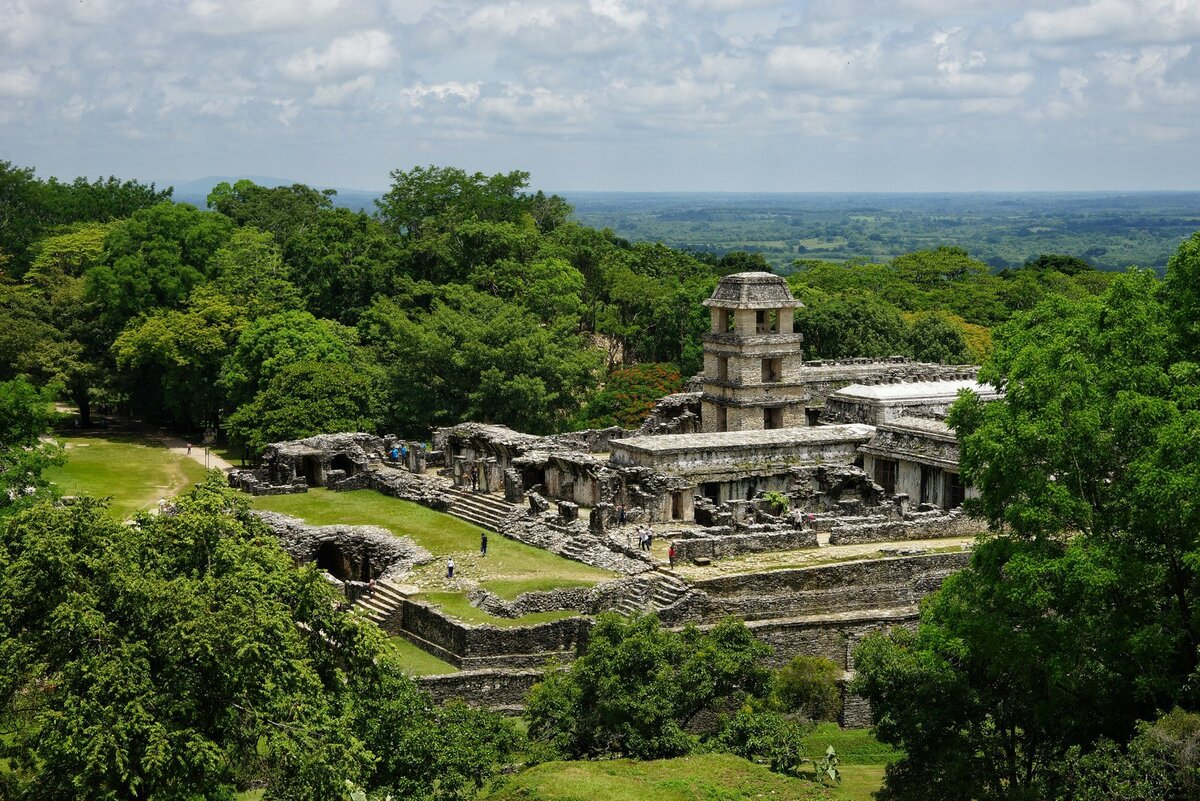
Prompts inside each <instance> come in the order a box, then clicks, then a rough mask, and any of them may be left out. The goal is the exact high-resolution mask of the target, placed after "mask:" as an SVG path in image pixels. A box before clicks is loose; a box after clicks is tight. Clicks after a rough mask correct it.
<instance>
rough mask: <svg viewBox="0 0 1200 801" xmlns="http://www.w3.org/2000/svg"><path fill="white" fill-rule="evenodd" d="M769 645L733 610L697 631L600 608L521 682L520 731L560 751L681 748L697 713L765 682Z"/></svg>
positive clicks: (645, 755) (689, 744) (649, 755)
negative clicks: (585, 629) (566, 650)
mask: <svg viewBox="0 0 1200 801" xmlns="http://www.w3.org/2000/svg"><path fill="white" fill-rule="evenodd" d="M769 650H770V649H769V647H768V646H766V645H764V644H763V643H761V642H759V641H758V640H756V639H755V638H754V635H753V634H751V633H750V631H749V630H748V629H747V628H746V627H745V625H744V624H742V623H741V622H740V621H736V620H732V619H730V620H725V621H723V622H721V623H720V624H718V625H717V626H716V627H715V628H714V629H712V631H710V632H707V633H702V632H700V631H699V630H698V629H696V628H693V627H689V628H687V629H685V630H684V631H683V632H673V631H670V630H668V629H664V628H662V627H661V626H660V625H659V622H658V619H657V618H656V617H654V616H652V615H649V616H635V617H632V618H628V619H626V618H622V617H621V616H619V615H616V614H612V613H607V614H604V615H601V616H600V618H599V619H598V621H597V623H596V626H595V627H594V628H593V629H592V632H591V636H590V637H589V638H588V645H587V650H586V651H585V652H584V653H583V654H582V655H581V656H580V657H579V658H578V659H576V660H575V661H574V662H572V663H571V666H570V668H569V669H568V670H566V671H561V672H560V671H550V672H548V673H547V674H546V678H545V679H544V680H543V681H542V682H541V683H540V684H538V685H536V686H535V687H534V688H533V690H532V691H531V692H530V694H529V698H528V699H527V702H526V710H525V716H526V718H528V720H529V736H530V737H531V738H533V739H534V740H537V741H540V742H542V743H544V744H547V745H549V746H550V747H551V748H552V749H554V750H555V751H557V752H558V753H560V754H562V755H563V756H564V757H565V758H569V759H579V758H584V757H595V756H602V755H618V754H620V755H624V756H628V757H632V758H635V759H659V758H663V757H670V756H679V755H681V754H687V753H690V752H691V751H692V750H693V749H695V748H696V747H697V745H698V744H699V739H698V738H697V736H696V735H693V734H690V733H689V732H688V730H687V729H688V724H689V723H690V722H691V721H692V720H694V719H695V718H696V716H697V715H699V714H700V713H701V712H703V711H705V710H712V709H715V708H718V707H720V706H723V705H725V704H726V703H729V702H734V703H737V704H739V705H740V703H741V702H742V701H743V700H744V699H745V698H747V697H750V696H755V695H761V694H762V693H763V692H764V690H765V689H766V687H767V685H768V681H769V676H770V673H769V671H767V669H766V668H764V667H762V665H761V664H760V662H761V659H762V658H763V657H764V656H765V655H766V654H767V653H768V652H769Z"/></svg>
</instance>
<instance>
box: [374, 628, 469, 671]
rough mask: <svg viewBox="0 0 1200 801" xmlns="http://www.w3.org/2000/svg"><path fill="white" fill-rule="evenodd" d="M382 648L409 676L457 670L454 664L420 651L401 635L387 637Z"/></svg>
mask: <svg viewBox="0 0 1200 801" xmlns="http://www.w3.org/2000/svg"><path fill="white" fill-rule="evenodd" d="M384 650H385V651H387V652H388V653H389V654H391V655H392V656H393V657H395V658H396V661H397V662H399V663H400V667H401V668H403V670H404V672H405V673H407V674H408V675H410V676H437V675H441V674H443V673H457V672H458V668H456V667H455V666H454V665H452V664H450V663H449V662H443V661H442V660H440V659H438V658H437V657H436V656H433V655H432V654H428V653H426V652H425V651H422V650H421V649H420V648H418V647H417V646H415V645H413V644H412V643H411V642H409V641H408V640H406V639H404V638H403V637H388V639H387V642H386V643H385V644H384Z"/></svg>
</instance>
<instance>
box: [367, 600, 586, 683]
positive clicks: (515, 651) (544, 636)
mask: <svg viewBox="0 0 1200 801" xmlns="http://www.w3.org/2000/svg"><path fill="white" fill-rule="evenodd" d="M382 626H383V628H384V630H385V631H388V632H389V633H392V634H398V635H400V636H402V637H404V638H406V639H408V640H410V641H411V642H413V643H414V644H416V645H417V646H419V647H420V648H422V649H424V650H426V651H428V652H429V653H431V654H433V655H435V656H437V657H439V658H440V659H443V660H445V661H447V662H449V663H450V664H452V665H454V666H455V667H460V668H484V667H512V668H526V667H532V666H537V665H541V664H543V663H545V662H546V661H547V660H549V659H563V660H569V659H573V658H574V656H575V653H576V650H577V649H578V648H581V647H582V646H583V645H584V644H585V643H586V642H587V636H588V632H589V631H590V630H591V626H592V622H591V620H589V619H588V618H583V617H572V618H566V619H564V620H555V621H552V622H550V623H539V624H536V625H532V626H513V627H512V628H499V627H496V626H490V625H483V626H471V625H467V624H465V623H460V622H458V621H456V620H451V619H450V618H448V617H446V616H445V615H443V614H441V612H439V611H438V610H437V609H435V608H433V607H431V606H429V605H427V604H424V603H420V602H418V601H412V600H406V601H404V602H403V603H402V604H401V605H400V607H399V608H398V609H397V610H396V612H395V613H394V614H393V615H392V616H391V617H389V618H388V619H387V620H385V621H384V622H383V624H382Z"/></svg>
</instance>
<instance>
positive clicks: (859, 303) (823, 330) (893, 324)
mask: <svg viewBox="0 0 1200 801" xmlns="http://www.w3.org/2000/svg"><path fill="white" fill-rule="evenodd" d="M795 327H796V330H797V331H800V332H801V333H803V334H804V341H805V344H806V346H807V347H806V350H807V353H808V357H809V358H819V359H842V358H847V357H851V356H891V355H895V354H901V353H904V352H906V351H907V350H908V344H909V343H908V338H907V336H906V334H907V332H906V330H905V325H904V320H903V319H902V318H901V317H900V312H899V311H898V310H897V309H896V308H895V307H894V306H892V305H890V304H888V303H886V302H884V301H882V300H880V299H878V298H877V297H876V296H874V295H870V294H865V293H858V292H853V293H851V292H847V293H845V294H843V295H841V296H839V297H833V298H824V299H820V300H813V301H811V302H810V303H808V304H807V305H806V306H805V307H804V308H803V309H797V310H796V317H795Z"/></svg>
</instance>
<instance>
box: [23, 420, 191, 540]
mask: <svg viewBox="0 0 1200 801" xmlns="http://www.w3.org/2000/svg"><path fill="white" fill-rule="evenodd" d="M56 439H57V440H58V441H59V442H60V443H61V444H63V445H65V446H66V449H67V463H66V464H65V465H63V466H62V467H54V468H51V469H50V470H48V471H47V472H46V476H47V478H49V479H50V480H51V481H53V482H54V483H55V485H56V486H57V488H58V490H59V491H60V492H61V493H62V494H63V495H84V494H87V495H92V496H95V497H97V498H103V497H105V496H112V502H111V503H110V505H109V512H110V513H111V514H112V515H113V517H115V518H117V519H118V520H124V519H126V518H128V517H129V516H131V515H132V514H133V513H134V512H135V511H137V510H138V509H148V508H151V507H153V506H154V505H155V504H156V503H158V500H159V499H160V498H165V497H171V496H173V495H177V494H178V493H179V492H181V491H182V490H184V489H186V488H188V487H190V486H191V485H192V484H195V483H196V482H198V481H200V480H201V479H202V478H204V467H203V465H201V464H200V463H198V462H196V461H195V460H192V459H188V458H186V457H183V456H180V455H178V454H175V453H171V452H170V451H169V450H168V449H167V448H166V447H165V446H163V445H161V444H159V443H157V442H155V441H154V440H152V439H149V438H146V437H139V436H136V435H129V436H126V435H121V434H113V433H108V432H106V433H96V434H88V433H79V434H75V433H72V434H71V435H70V436H60V437H56Z"/></svg>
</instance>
